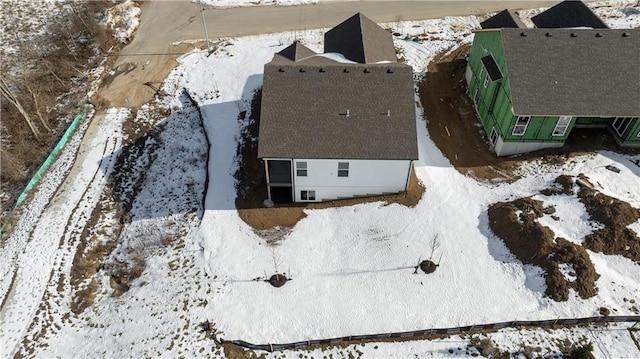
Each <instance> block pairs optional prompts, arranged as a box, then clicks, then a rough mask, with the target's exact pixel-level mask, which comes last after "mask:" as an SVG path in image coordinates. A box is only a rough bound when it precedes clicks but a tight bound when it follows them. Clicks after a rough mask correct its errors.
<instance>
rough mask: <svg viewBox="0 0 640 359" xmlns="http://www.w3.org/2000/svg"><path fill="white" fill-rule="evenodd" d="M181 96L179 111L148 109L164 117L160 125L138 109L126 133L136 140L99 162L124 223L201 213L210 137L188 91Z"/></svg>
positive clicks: (107, 190)
mask: <svg viewBox="0 0 640 359" xmlns="http://www.w3.org/2000/svg"><path fill="white" fill-rule="evenodd" d="M179 99H180V102H181V103H182V108H181V109H179V110H176V111H173V112H171V113H169V114H167V113H147V115H150V116H162V117H164V116H166V118H165V119H164V120H162V121H161V122H160V123H158V124H157V125H152V126H150V125H149V124H148V123H145V121H144V117H141V116H140V115H139V114H138V116H137V118H136V119H128V120H127V121H129V122H130V123H125V124H124V128H125V132H127V133H126V135H127V136H129V138H135V139H134V140H132V141H130V142H129V143H127V144H125V145H124V146H122V147H121V148H119V149H118V150H116V151H115V152H113V153H111V154H109V155H108V156H106V157H105V158H103V159H102V160H101V161H100V166H101V170H102V171H103V173H106V174H107V184H106V186H105V190H104V193H107V194H109V195H110V196H111V198H112V199H113V201H114V202H115V204H116V206H117V209H118V213H119V215H120V222H121V223H130V222H132V221H135V220H143V219H152V218H163V217H170V216H172V215H177V214H185V213H188V212H195V213H197V215H198V216H199V217H201V216H202V213H203V198H204V193H205V188H206V178H207V177H206V166H204V165H203V162H204V160H205V159H206V158H207V153H208V146H207V140H206V135H205V132H204V128H203V125H202V121H201V119H200V116H199V112H198V108H197V106H196V104H195V103H194V102H193V101H192V100H191V98H190V97H189V95H188V94H187V92H186V91H184V92H183V93H182V94H181V95H180V97H179ZM131 122H134V123H135V122H138V123H136V124H132V123H131ZM140 132H142V133H140ZM111 161H115V165H114V166H113V169H111V167H110V165H109V162H111Z"/></svg>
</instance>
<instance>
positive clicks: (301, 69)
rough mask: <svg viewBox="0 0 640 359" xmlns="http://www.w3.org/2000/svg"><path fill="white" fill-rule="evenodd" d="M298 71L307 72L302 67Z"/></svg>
mask: <svg viewBox="0 0 640 359" xmlns="http://www.w3.org/2000/svg"><path fill="white" fill-rule="evenodd" d="M299 71H300V72H307V70H305V69H303V68H302V67H301V68H300V70H299Z"/></svg>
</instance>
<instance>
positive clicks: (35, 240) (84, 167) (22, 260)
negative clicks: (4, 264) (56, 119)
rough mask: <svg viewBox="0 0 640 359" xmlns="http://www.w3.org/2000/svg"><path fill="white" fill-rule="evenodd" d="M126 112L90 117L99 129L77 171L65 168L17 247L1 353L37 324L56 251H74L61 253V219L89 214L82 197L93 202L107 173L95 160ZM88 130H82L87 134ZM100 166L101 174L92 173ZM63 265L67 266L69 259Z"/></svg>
mask: <svg viewBox="0 0 640 359" xmlns="http://www.w3.org/2000/svg"><path fill="white" fill-rule="evenodd" d="M128 113H129V111H128V110H126V109H120V110H111V111H109V112H108V113H107V114H106V115H105V116H101V117H100V118H97V119H96V121H95V123H96V127H97V128H99V130H98V131H92V132H95V136H86V137H85V139H84V142H83V147H84V149H83V150H82V151H80V153H81V155H82V156H83V157H84V158H83V159H81V160H79V161H77V162H76V163H75V164H74V170H75V169H77V170H75V171H74V170H72V171H71V172H70V173H69V176H68V177H67V178H66V180H65V184H64V185H62V186H60V188H59V189H58V193H57V194H56V198H55V199H54V200H53V201H51V203H50V204H49V205H48V206H47V207H46V208H45V209H44V211H43V212H42V215H41V216H40V219H39V220H38V222H37V224H36V225H35V228H34V230H33V232H32V235H31V236H30V238H29V240H28V241H27V243H26V244H25V245H24V248H23V249H22V250H21V251H19V252H17V258H16V263H15V267H16V268H17V269H16V279H15V284H14V286H13V293H12V296H11V297H10V298H9V299H8V300H7V301H6V305H5V307H4V308H3V309H2V310H3V312H2V322H0V334H1V336H2V338H3V347H4V349H3V350H7V351H8V353H7V352H5V353H3V355H6V354H8V355H13V354H14V353H15V352H16V350H17V349H18V346H19V344H20V343H21V341H22V338H23V337H24V336H25V335H26V334H27V332H28V329H29V325H30V323H32V321H34V320H37V321H38V322H40V323H42V321H43V319H44V318H41V317H38V316H37V313H38V310H39V307H40V303H41V300H42V298H43V296H44V294H45V293H46V290H47V286H48V285H50V284H53V285H54V286H55V285H57V283H50V280H51V279H53V278H54V276H53V273H54V269H55V268H58V267H57V265H58V266H59V265H61V263H60V260H61V259H60V256H61V255H62V256H63V257H64V256H65V255H67V256H73V255H74V254H75V252H74V253H66V254H65V253H64V252H65V251H67V252H68V251H70V248H67V247H68V244H69V241H67V245H64V246H61V244H60V239H61V238H63V237H64V236H65V233H69V234H71V233H73V231H72V230H69V229H68V228H66V226H65V224H67V223H71V226H72V227H76V226H84V224H86V221H87V220H88V217H89V215H87V214H86V212H87V211H89V214H90V210H91V209H92V208H93V206H92V205H91V204H90V203H84V201H87V200H89V199H90V198H93V200H94V201H96V200H97V198H99V194H100V192H101V191H102V188H103V187H104V183H106V178H107V174H106V173H104V171H102V169H101V168H100V164H101V163H102V162H101V159H102V158H104V154H103V151H104V150H106V149H108V148H112V149H115V148H117V145H118V144H119V140H118V138H119V137H120V136H118V134H119V133H120V129H121V125H122V121H123V119H124V118H125V117H126V116H127V115H128ZM89 134H90V133H89V132H88V133H87V135H89ZM91 137H92V138H91ZM110 138H116V141H115V142H112V143H113V145H111V146H109V144H108V141H109V139H110ZM107 146H108V147H107ZM79 159H80V158H79ZM111 165H112V163H111ZM101 171H102V172H103V173H102V176H99V175H98V176H96V174H97V173H98V172H101ZM95 178H98V179H100V182H101V183H102V185H98V186H95V181H94V179H95ZM89 189H90V190H89ZM88 197H90V198H88ZM93 205H95V203H93ZM77 209H80V212H77ZM83 218H84V223H83V222H82V219H83ZM80 233H81V232H80ZM68 265H69V268H70V263H69V264H68ZM65 270H67V268H65ZM67 280H68V279H67ZM61 304H62V303H61Z"/></svg>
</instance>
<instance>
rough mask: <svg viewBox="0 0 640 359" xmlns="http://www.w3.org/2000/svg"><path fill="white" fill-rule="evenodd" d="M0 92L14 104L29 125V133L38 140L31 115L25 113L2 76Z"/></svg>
mask: <svg viewBox="0 0 640 359" xmlns="http://www.w3.org/2000/svg"><path fill="white" fill-rule="evenodd" d="M0 93H2V96H4V97H5V98H6V99H7V100H8V101H9V102H10V103H11V104H12V105H13V106H15V108H16V109H17V110H18V112H20V115H22V118H24V120H25V122H26V123H27V125H29V128H30V129H31V133H33V136H35V138H36V140H40V131H39V130H38V128H37V127H36V126H35V125H34V124H33V121H32V120H31V116H29V113H27V111H26V110H25V109H24V107H22V104H21V103H20V101H19V100H18V98H17V97H16V95H15V94H14V93H13V91H12V90H11V88H10V87H9V86H8V85H7V83H6V82H5V80H4V77H0Z"/></svg>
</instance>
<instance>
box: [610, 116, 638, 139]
mask: <svg viewBox="0 0 640 359" xmlns="http://www.w3.org/2000/svg"><path fill="white" fill-rule="evenodd" d="M625 120H628V122H627V124H626V125H625V126H624V130H622V131H620V128H619V127H620V126H618V124H623V123H624V121H625ZM631 121H633V117H616V119H615V120H613V124H612V125H611V126H613V129H614V130H616V132H617V133H618V135H620V137H622V136H624V133H625V132H627V129H628V128H629V125H631Z"/></svg>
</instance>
